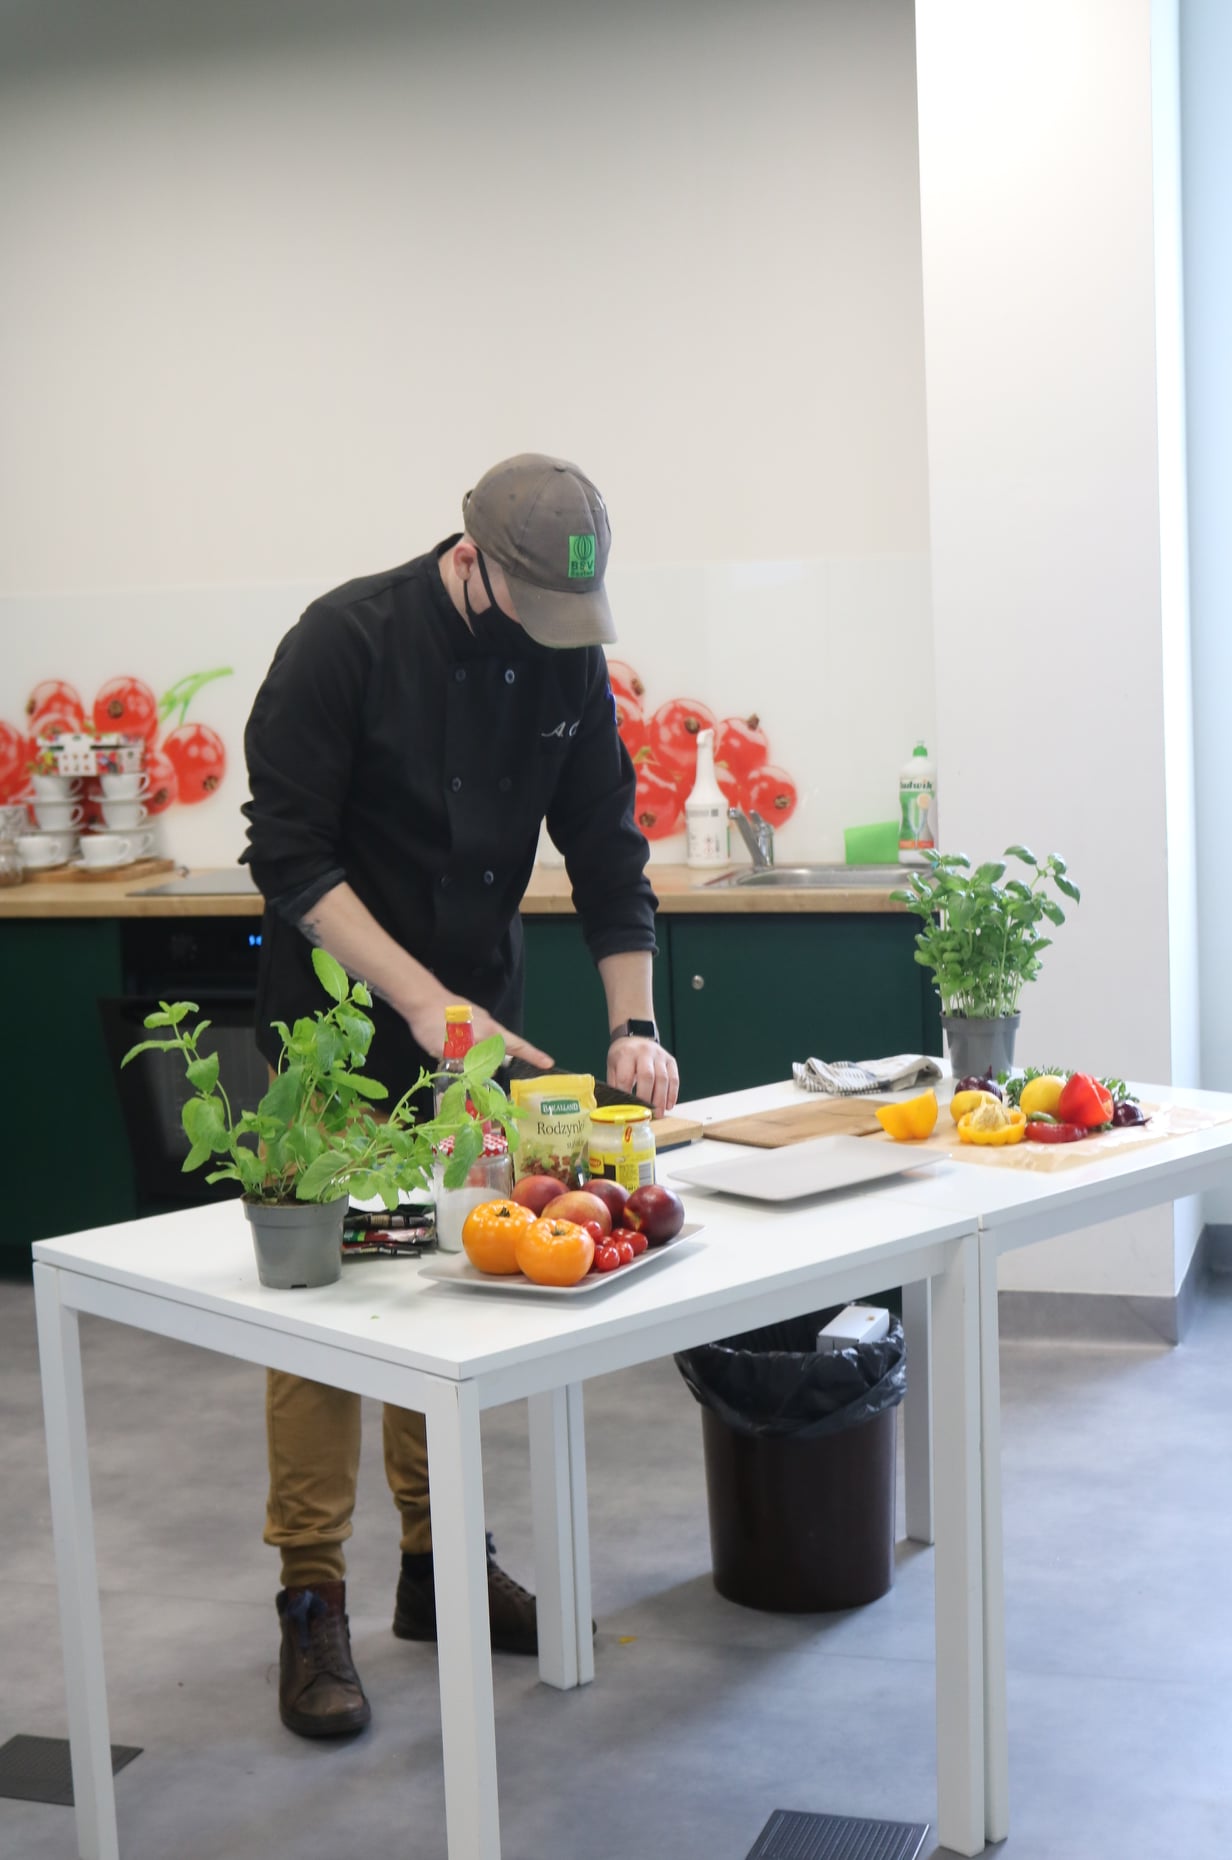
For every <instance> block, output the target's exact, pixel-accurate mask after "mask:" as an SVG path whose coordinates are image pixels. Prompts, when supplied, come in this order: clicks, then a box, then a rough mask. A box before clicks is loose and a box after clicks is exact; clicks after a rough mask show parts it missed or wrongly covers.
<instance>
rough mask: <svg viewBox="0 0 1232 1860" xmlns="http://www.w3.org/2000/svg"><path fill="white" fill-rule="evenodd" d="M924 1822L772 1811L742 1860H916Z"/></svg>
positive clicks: (925, 1834) (924, 1837)
mask: <svg viewBox="0 0 1232 1860" xmlns="http://www.w3.org/2000/svg"><path fill="white" fill-rule="evenodd" d="M927 1838H928V1823H927V1822H926V1821H918V1822H909V1821H861V1820H859V1819H857V1818H856V1817H855V1816H853V1815H805V1814H798V1813H797V1812H796V1811H795V1810H794V1809H790V1808H776V1809H775V1811H774V1813H773V1814H772V1815H771V1817H770V1819H769V1821H768V1822H767V1823H766V1825H765V1827H764V1828H763V1829H762V1831H761V1833H760V1834H759V1835H758V1837H757V1839H756V1841H755V1842H754V1844H753V1846H752V1848H751V1850H750V1852H749V1856H748V1860H917V1857H918V1855H919V1852H920V1849H921V1848H922V1847H923V1845H924V1842H925V1841H926V1840H927Z"/></svg>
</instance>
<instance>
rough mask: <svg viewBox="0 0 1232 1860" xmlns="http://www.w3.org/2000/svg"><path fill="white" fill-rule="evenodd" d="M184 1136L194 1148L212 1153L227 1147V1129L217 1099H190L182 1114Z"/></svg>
mask: <svg viewBox="0 0 1232 1860" xmlns="http://www.w3.org/2000/svg"><path fill="white" fill-rule="evenodd" d="M180 1122H181V1123H182V1124H183V1126H184V1135H185V1136H186V1137H187V1138H188V1141H189V1142H190V1143H191V1144H192V1145H193V1147H194V1148H197V1147H203V1148H206V1149H208V1150H209V1151H210V1152H211V1153H213V1152H214V1151H215V1150H225V1149H226V1147H227V1127H226V1121H225V1119H224V1118H223V1114H222V1105H221V1104H220V1103H219V1102H218V1099H217V1098H190V1099H189V1100H188V1102H187V1103H186V1104H185V1106H184V1108H183V1110H182V1111H181V1112H180Z"/></svg>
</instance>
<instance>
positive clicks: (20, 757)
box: [0, 723, 34, 801]
mask: <svg viewBox="0 0 1232 1860" xmlns="http://www.w3.org/2000/svg"><path fill="white" fill-rule="evenodd" d="M33 756H34V744H33V743H32V742H31V741H30V738H29V737H28V736H23V735H22V733H21V731H20V730H15V729H14V728H13V725H12V724H11V723H0V801H15V800H16V798H17V796H18V795H19V794H23V793H24V792H25V790H26V789H27V788H28V787H29V785H30V774H29V770H28V769H27V767H26V764H27V763H28V762H30V761H31V760H32V759H33Z"/></svg>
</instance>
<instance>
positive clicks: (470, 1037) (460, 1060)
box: [432, 1002, 475, 1117]
mask: <svg viewBox="0 0 1232 1860" xmlns="http://www.w3.org/2000/svg"><path fill="white" fill-rule="evenodd" d="M474 1044H475V1017H474V1011H473V1009H472V1008H471V1005H470V1003H469V1002H460V1003H458V1004H457V1005H455V1006H451V1007H447V1008H446V1009H445V1051H444V1054H443V1055H442V1058H441V1064H440V1071H441V1073H443V1074H444V1076H443V1077H440V1078H438V1079H437V1080H436V1081H435V1083H434V1085H433V1088H432V1098H433V1105H434V1108H435V1112H436V1115H437V1116H438V1117H439V1116H440V1114H441V1099H442V1098H443V1097H444V1096H445V1093H446V1092H447V1091H448V1090H449V1087H450V1086H451V1085H452V1084H453V1082H454V1080H455V1079H456V1078H460V1077H461V1075H462V1070H463V1067H464V1065H465V1063H466V1055H467V1054H468V1053H469V1052H470V1050H471V1048H472V1046H474ZM466 1108H467V1110H468V1111H471V1112H473V1111H474V1109H475V1107H474V1105H473V1104H472V1103H471V1102H470V1100H469V1099H468V1100H467V1104H466Z"/></svg>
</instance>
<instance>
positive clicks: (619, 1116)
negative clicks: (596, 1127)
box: [590, 1104, 654, 1124]
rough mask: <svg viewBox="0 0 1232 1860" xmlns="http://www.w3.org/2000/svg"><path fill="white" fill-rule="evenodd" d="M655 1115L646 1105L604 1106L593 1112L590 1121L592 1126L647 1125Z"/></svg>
mask: <svg viewBox="0 0 1232 1860" xmlns="http://www.w3.org/2000/svg"><path fill="white" fill-rule="evenodd" d="M653 1115H654V1113H653V1112H652V1111H648V1110H647V1109H646V1106H645V1105H644V1104H604V1105H600V1107H599V1109H598V1110H597V1111H592V1112H591V1114H590V1121H591V1123H592V1124H645V1123H649V1121H650V1119H651V1118H652V1117H653Z"/></svg>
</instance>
